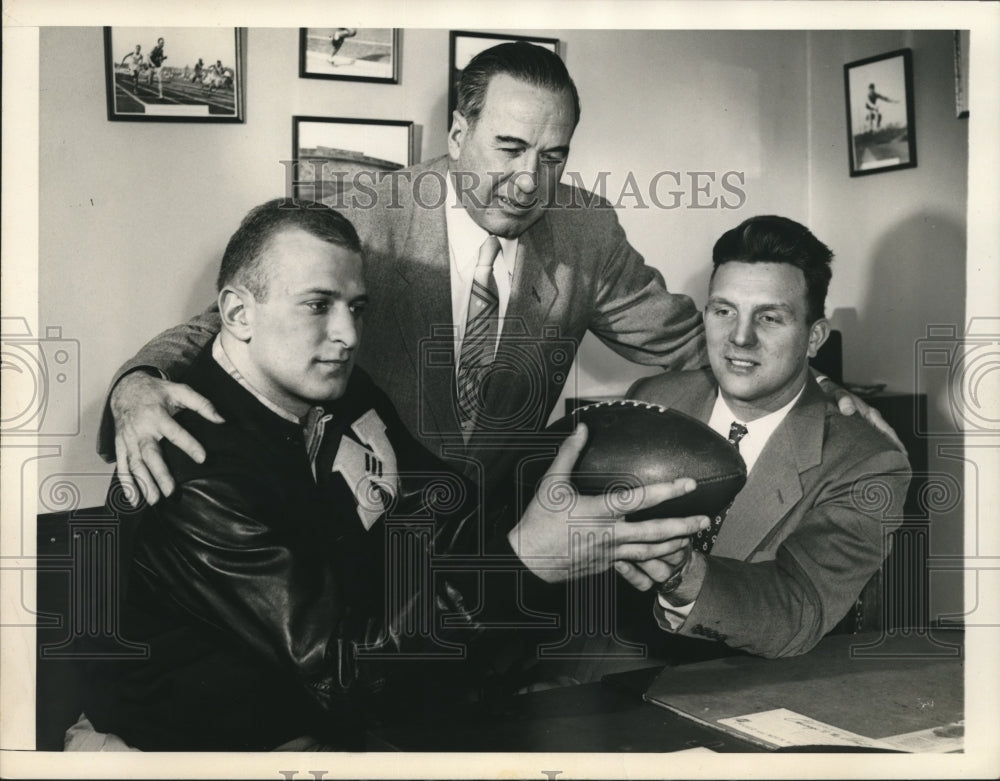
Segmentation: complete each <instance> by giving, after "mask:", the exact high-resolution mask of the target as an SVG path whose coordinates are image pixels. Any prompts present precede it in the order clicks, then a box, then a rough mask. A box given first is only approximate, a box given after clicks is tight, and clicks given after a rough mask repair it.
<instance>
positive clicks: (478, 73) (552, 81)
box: [458, 41, 580, 127]
mask: <svg viewBox="0 0 1000 781" xmlns="http://www.w3.org/2000/svg"><path fill="white" fill-rule="evenodd" d="M501 73H503V74H506V75H508V76H510V77H511V78H514V79H517V80H518V81H523V82H526V83H528V84H531V85H532V86H534V87H544V88H545V89H549V90H552V91H553V92H568V93H569V94H570V97H572V99H573V126H574V127H576V123H577V122H579V121H580V95H579V93H578V92H577V91H576V85H575V84H574V83H573V79H571V78H570V75H569V71H568V70H566V66H565V64H563V61H562V60H561V59H560V58H559V55H558V54H555V53H554V52H550V51H549V50H548V49H544V48H542V47H541V46H535V45H534V44H531V43H526V42H525V41H515V42H514V43H501V44H499V45H497V46H493V47H491V48H489V49H486V50H485V51H482V52H480V53H479V54H477V55H476V56H475V57H473V58H472V61H471V62H470V63H469V64H468V65H467V66H465V70H463V71H462V77H461V78H460V79H459V82H458V110H459V111H460V112H461V114H462V116H463V117H465V118H466V120H467V121H468V122H469V124H470V125H474V124H476V122H478V121H479V117H480V116H481V115H482V113H483V106H484V105H485V103H486V89H487V87H489V85H490V80H491V79H492V78H493V77H494V76H498V75H500V74H501Z"/></svg>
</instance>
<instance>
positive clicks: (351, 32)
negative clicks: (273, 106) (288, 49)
mask: <svg viewBox="0 0 1000 781" xmlns="http://www.w3.org/2000/svg"><path fill="white" fill-rule="evenodd" d="M299 78H303V79H340V80H341V81H374V82H379V83H381V84H399V30H398V29H395V28H392V27H367V28H364V27H300V28H299Z"/></svg>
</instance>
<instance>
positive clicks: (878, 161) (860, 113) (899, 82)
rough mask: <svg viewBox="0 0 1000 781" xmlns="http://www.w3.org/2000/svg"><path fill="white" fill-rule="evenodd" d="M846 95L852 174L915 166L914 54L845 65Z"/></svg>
mask: <svg viewBox="0 0 1000 781" xmlns="http://www.w3.org/2000/svg"><path fill="white" fill-rule="evenodd" d="M844 92H845V104H846V108H847V157H848V165H849V171H850V174H851V176H866V175H868V174H877V173H885V172H886V171H898V170H900V169H903V168H915V167H916V165H917V138H916V127H915V125H914V120H913V116H914V115H913V53H912V50H911V49H899V50H897V51H892V52H888V53H887V54H879V55H877V56H874V57H867V58H865V59H863V60H856V61H855V62H849V63H847V64H846V65H844Z"/></svg>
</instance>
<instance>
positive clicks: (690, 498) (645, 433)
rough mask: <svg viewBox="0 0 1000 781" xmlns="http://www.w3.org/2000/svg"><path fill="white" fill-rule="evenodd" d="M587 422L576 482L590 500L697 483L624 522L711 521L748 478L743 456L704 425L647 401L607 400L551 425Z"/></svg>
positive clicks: (559, 428)
mask: <svg viewBox="0 0 1000 781" xmlns="http://www.w3.org/2000/svg"><path fill="white" fill-rule="evenodd" d="M577 422H582V423H585V424H586V425H587V431H588V435H587V444H586V445H585V446H584V449H583V452H581V453H580V457H579V459H578V460H577V463H576V466H575V467H574V469H573V473H572V476H571V478H572V480H573V483H574V484H575V486H576V488H577V490H579V492H580V493H581V494H585V495H599V494H603V493H605V492H607V491H608V490H610V489H614V488H621V487H633V488H634V487H638V486H642V485H652V484H653V483H661V482H668V481H670V480H675V479H677V478H679V477H691V478H694V480H696V481H697V483H698V485H697V488H695V490H693V491H691V492H690V493H688V494H685V495H684V496H680V497H677V498H676V499H669V500H667V501H666V502H662V503H661V504H658V505H656V506H655V507H650V508H647V509H645V510H642V511H640V512H637V513H633V514H630V515H627V516H626V518H627V520H630V521H640V520H646V519H647V518H682V517H686V516H689V515H707V516H709V517H713V516H715V515H717V514H718V513H720V512H721V511H722V510H724V509H725V508H726V507H728V506H729V504H730V502H732V501H733V498H734V497H735V496H736V494H737V493H739V491H740V489H741V488H742V487H743V484H744V483H745V482H746V479H747V469H746V464H744V463H743V459H742V457H740V454H739V451H738V450H737V449H736V448H735V447H733V445H732V444H731V443H730V442H729V441H728V440H727V439H726V438H725V437H723V436H721V435H719V434H717V433H716V432H715V431H713V430H712V429H710V428H709V427H708V426H707V425H705V424H704V423H702V422H701V421H700V420H696V419H695V418H692V417H691V416H690V415H685V414H684V413H682V412H678V411H676V410H672V409H668V408H666V407H661V406H659V405H657V404H649V403H646V402H642V401H628V400H624V401H608V402H599V403H597V404H590V405H587V406H584V407H578V408H577V409H576V410H575V411H574V412H573V414H572V415H569V416H567V417H565V418H562V419H561V420H559V421H556V422H555V423H553V424H552V426H550V427H549V430H550V431H553V432H564V433H566V434H567V435H568V434H569V433H570V432H572V431H573V429H574V427H575V426H576V424H577Z"/></svg>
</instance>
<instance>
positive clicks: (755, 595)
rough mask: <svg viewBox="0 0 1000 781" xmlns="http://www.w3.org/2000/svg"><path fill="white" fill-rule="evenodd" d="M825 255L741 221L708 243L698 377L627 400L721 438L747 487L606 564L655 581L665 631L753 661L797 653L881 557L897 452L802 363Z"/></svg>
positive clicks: (893, 521) (684, 375) (816, 315)
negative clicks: (664, 552)
mask: <svg viewBox="0 0 1000 781" xmlns="http://www.w3.org/2000/svg"><path fill="white" fill-rule="evenodd" d="M832 258H833V255H832V253H831V252H830V250H829V249H828V248H827V247H826V246H825V245H824V244H823V243H822V242H820V241H819V240H818V239H817V238H816V237H815V236H813V234H812V233H810V232H809V230H808V229H807V228H805V227H804V226H802V225H800V224H798V223H796V222H793V221H792V220H789V219H786V218H784V217H773V216H767V217H754V218H751V219H749V220H747V221H745V222H744V223H742V224H741V225H739V226H738V227H736V228H733V229H732V230H730V231H728V232H726V233H725V234H723V236H722V237H721V238H720V239H719V240H718V242H716V244H715V247H714V249H713V251H712V264H713V271H712V277H711V282H710V287H709V299H708V304H707V305H706V307H705V334H706V338H707V342H708V357H709V361H710V363H711V371H709V370H700V371H694V372H668V373H665V374H662V375H659V376H657V377H652V378H647V379H644V380H641V381H639V382H638V383H636V384H635V385H634V386H633V387H632V388H631V390H630V391H629V394H628V395H629V397H630V398H634V399H641V400H644V401H648V402H654V403H656V404H661V405H663V406H666V407H672V408H675V409H678V410H680V411H682V412H686V413H688V414H690V415H692V416H694V417H696V418H698V419H699V420H702V421H704V422H705V423H707V424H708V425H709V426H711V427H712V428H713V429H715V430H716V431H717V432H718V433H720V434H722V435H723V436H726V437H728V438H729V440H730V441H731V442H733V443H734V445H735V446H736V447H738V448H739V451H740V454H741V455H742V456H743V459H744V460H745V461H746V464H747V470H748V479H747V483H746V485H745V486H744V488H743V490H742V491H740V493H739V495H738V496H737V497H736V499H735V501H734V502H733V504H732V505H731V506H730V507H729V509H728V512H725V513H723V517H721V518H717V519H716V520H715V523H714V524H713V527H712V528H711V529H710V530H708V531H707V532H700V533H699V534H698V535H696V537H695V538H693V540H692V541H691V543H690V545H688V546H687V548H686V550H685V551H684V553H683V554H679V555H675V556H673V557H671V559H670V560H669V561H667V560H656V561H648V562H644V563H640V564H638V565H634V564H630V563H627V562H620V563H618V564H616V569H617V570H618V572H619V573H620V574H622V575H623V576H624V577H625V578H626V579H627V580H628V581H629V582H630V583H632V585H634V586H635V587H637V588H639V589H641V590H647V589H651V588H655V591H656V599H655V601H654V606H653V611H654V616H655V618H656V620H657V622H658V623H659V625H660V627H661V628H662V629H663V630H665V631H666V632H670V633H676V634H679V635H685V636H688V637H701V638H707V639H711V640H717V641H722V642H724V643H725V644H727V645H728V646H731V647H733V648H737V649H741V650H744V651H747V652H750V653H754V654H760V655H762V656H766V657H780V656H791V655H795V654H800V653H805V652H806V651H808V650H809V649H811V648H812V647H813V646H814V645H815V644H816V643H817V642H818V641H819V640H820V639H821V638H822V637H823V636H824V635H825V634H826V633H827V632H829V631H830V629H832V628H833V627H834V626H835V625H836V624H837V623H838V622H839V621H840V619H842V618H843V617H844V616H845V615H846V613H847V611H848V609H849V608H850V606H851V605H852V604H853V602H854V600H855V599H856V598H857V596H858V594H859V593H860V592H861V589H862V588H863V587H864V585H865V583H866V582H867V581H868V580H869V578H870V577H871V576H872V575H873V574H874V573H875V571H876V570H877V569H878V568H879V566H880V565H881V563H882V560H883V559H884V558H885V556H886V554H887V553H888V547H887V543H888V537H887V534H888V532H889V531H891V530H892V529H893V528H894V527H895V526H896V525H898V523H899V521H900V519H901V518H902V507H903V502H904V500H905V498H906V490H907V486H908V485H909V480H910V469H909V465H908V463H907V461H906V458H905V456H904V455H903V454H902V453H900V452H899V451H898V450H897V449H896V448H895V447H894V446H893V444H892V443H891V442H890V441H889V439H887V438H886V437H884V436H882V435H881V434H880V433H878V432H876V431H875V430H874V429H873V428H872V427H871V426H868V425H866V424H865V423H864V422H863V421H861V420H858V419H857V418H850V417H845V416H843V415H840V414H838V412H837V408H836V407H835V406H834V405H833V404H831V403H830V401H829V399H828V398H827V397H826V396H825V395H824V394H823V393H822V391H821V390H820V389H819V387H818V386H817V384H816V381H815V380H814V378H813V377H812V375H811V374H810V372H809V365H808V361H809V358H810V357H812V356H814V355H815V354H816V351H817V350H818V349H819V348H820V346H821V345H822V344H823V342H824V341H825V340H826V338H827V336H828V334H829V324H828V323H827V321H826V320H825V319H824V303H825V299H826V292H827V287H828V285H829V282H830V277H831V271H830V261H831V260H832Z"/></svg>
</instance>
